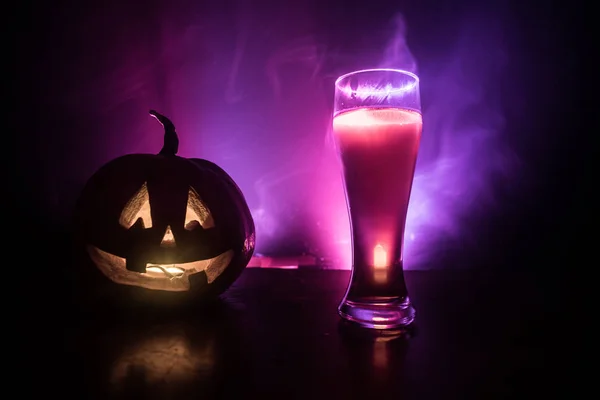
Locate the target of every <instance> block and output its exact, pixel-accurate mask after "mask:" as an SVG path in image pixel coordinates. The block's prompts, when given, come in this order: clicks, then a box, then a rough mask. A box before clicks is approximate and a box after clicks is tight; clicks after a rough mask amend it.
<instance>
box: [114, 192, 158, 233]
mask: <svg viewBox="0 0 600 400" xmlns="http://www.w3.org/2000/svg"><path fill="white" fill-rule="evenodd" d="M139 219H141V220H142V222H143V224H144V225H143V226H144V228H152V216H151V215H150V196H149V195H148V185H147V184H146V182H144V184H143V185H142V187H141V188H140V189H139V190H138V191H137V192H136V193H135V194H134V195H133V197H131V199H130V200H129V201H128V202H127V204H125V207H123V211H121V216H120V217H119V224H120V225H121V226H122V227H124V228H127V229H129V228H131V227H132V226H133V224H135V223H136V221H138V220H139Z"/></svg>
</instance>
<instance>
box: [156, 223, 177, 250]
mask: <svg viewBox="0 0 600 400" xmlns="http://www.w3.org/2000/svg"><path fill="white" fill-rule="evenodd" d="M160 246H161V247H174V246H175V236H173V231H172V230H171V226H169V225H167V230H166V231H165V234H164V235H163V238H162V240H161V241H160Z"/></svg>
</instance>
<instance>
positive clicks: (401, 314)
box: [338, 297, 415, 329]
mask: <svg viewBox="0 0 600 400" xmlns="http://www.w3.org/2000/svg"><path fill="white" fill-rule="evenodd" d="M338 313H339V314H340V316H341V317H342V318H344V319H346V320H348V321H350V322H354V323H356V324H358V325H360V326H362V327H365V328H371V329H399V328H405V327H408V326H409V325H410V324H412V322H413V321H414V320H415V309H414V307H413V306H412V304H411V303H410V300H409V298H408V297H406V298H404V299H402V300H396V301H391V302H376V303H365V302H360V303H359V302H355V301H350V300H347V299H344V301H342V303H341V304H340V306H339V307H338Z"/></svg>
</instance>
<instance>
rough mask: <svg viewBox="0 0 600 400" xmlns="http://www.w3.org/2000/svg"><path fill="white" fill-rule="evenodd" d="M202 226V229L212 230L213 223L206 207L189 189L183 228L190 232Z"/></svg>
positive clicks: (192, 190)
mask: <svg viewBox="0 0 600 400" xmlns="http://www.w3.org/2000/svg"><path fill="white" fill-rule="evenodd" d="M198 225H200V226H202V227H203V228H204V229H208V228H213V227H214V226H215V222H214V220H213V217H212V214H211V212H210V210H209V209H208V207H206V205H204V202H203V201H202V200H201V199H200V196H198V193H196V191H195V190H194V189H193V188H191V187H190V189H189V190H188V202H187V210H186V212H185V222H184V226H185V229H187V230H192V229H194V228H195V227H196V226H198Z"/></svg>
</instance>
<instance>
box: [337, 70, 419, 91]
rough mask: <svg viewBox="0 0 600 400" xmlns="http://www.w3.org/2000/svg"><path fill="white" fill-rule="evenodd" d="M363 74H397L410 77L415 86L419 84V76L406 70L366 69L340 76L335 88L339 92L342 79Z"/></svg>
mask: <svg viewBox="0 0 600 400" xmlns="http://www.w3.org/2000/svg"><path fill="white" fill-rule="evenodd" d="M365 72H397V73H399V74H402V75H407V76H410V77H411V78H413V79H414V81H415V84H418V83H419V76H418V75H417V74H415V73H413V72H410V71H407V70H404V69H398V68H368V69H361V70H358V71H352V72H348V73H346V74H344V75H341V76H340V77H338V78H337V79H336V80H335V87H336V88H338V89H340V90H342V88H341V87H340V82H341V81H343V80H344V79H346V78H348V77H349V76H352V75H357V74H362V73H365Z"/></svg>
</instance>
